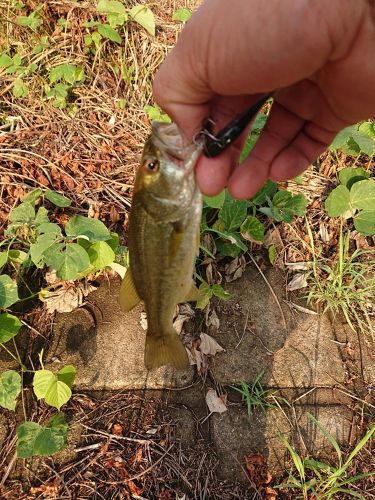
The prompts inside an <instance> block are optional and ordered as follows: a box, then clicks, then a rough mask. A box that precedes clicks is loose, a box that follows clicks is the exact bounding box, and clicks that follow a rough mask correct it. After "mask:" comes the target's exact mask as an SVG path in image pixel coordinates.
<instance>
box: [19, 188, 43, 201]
mask: <svg viewBox="0 0 375 500" xmlns="http://www.w3.org/2000/svg"><path fill="white" fill-rule="evenodd" d="M41 195H42V190H41V189H40V188H36V189H33V190H32V191H30V193H29V194H27V195H26V196H25V198H24V199H23V203H25V202H28V203H31V204H32V205H35V202H36V200H37V199H38V198H39V197H40V196H41Z"/></svg>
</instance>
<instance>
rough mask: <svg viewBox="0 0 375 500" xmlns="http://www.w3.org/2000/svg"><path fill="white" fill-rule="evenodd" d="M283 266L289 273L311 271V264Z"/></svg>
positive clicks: (297, 263) (288, 264)
mask: <svg viewBox="0 0 375 500" xmlns="http://www.w3.org/2000/svg"><path fill="white" fill-rule="evenodd" d="M285 265H286V267H287V269H290V270H291V271H307V270H308V269H311V267H312V262H285Z"/></svg>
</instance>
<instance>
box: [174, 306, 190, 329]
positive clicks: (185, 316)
mask: <svg viewBox="0 0 375 500" xmlns="http://www.w3.org/2000/svg"><path fill="white" fill-rule="evenodd" d="M177 310H178V313H177V316H176V317H175V319H174V320H173V328H174V329H175V330H176V332H177V333H178V334H180V333H181V332H182V328H183V326H184V323H185V321H189V320H190V319H192V318H194V316H195V312H194V309H193V308H192V307H191V305H190V304H188V303H186V304H180V305H179V306H177Z"/></svg>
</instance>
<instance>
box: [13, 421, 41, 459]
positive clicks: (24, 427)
mask: <svg viewBox="0 0 375 500" xmlns="http://www.w3.org/2000/svg"><path fill="white" fill-rule="evenodd" d="M41 429H42V428H41V426H40V425H39V424H37V423H35V422H24V423H23V424H21V425H20V426H19V427H18V429H17V456H18V458H29V457H32V456H33V454H34V453H33V452H34V443H35V439H36V438H37V436H38V435H39V434H40V432H41Z"/></svg>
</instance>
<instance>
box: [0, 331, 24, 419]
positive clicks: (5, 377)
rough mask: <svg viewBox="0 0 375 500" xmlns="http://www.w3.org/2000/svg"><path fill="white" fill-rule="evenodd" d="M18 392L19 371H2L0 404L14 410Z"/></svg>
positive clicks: (19, 384) (0, 376)
mask: <svg viewBox="0 0 375 500" xmlns="http://www.w3.org/2000/svg"><path fill="white" fill-rule="evenodd" d="M0 332H1V331H0ZM0 335H1V333H0ZM20 392H21V376H20V375H19V373H17V372H15V371H14V370H7V371H5V372H3V373H2V374H1V375H0V406H2V407H3V408H6V409H7V410H15V409H16V404H17V397H18V395H19V393H20Z"/></svg>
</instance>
